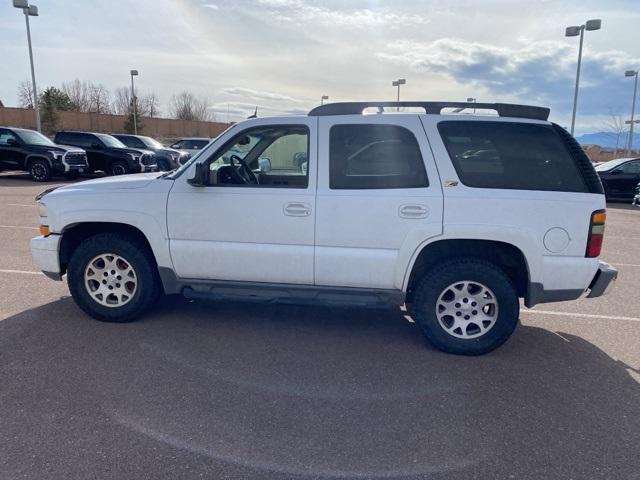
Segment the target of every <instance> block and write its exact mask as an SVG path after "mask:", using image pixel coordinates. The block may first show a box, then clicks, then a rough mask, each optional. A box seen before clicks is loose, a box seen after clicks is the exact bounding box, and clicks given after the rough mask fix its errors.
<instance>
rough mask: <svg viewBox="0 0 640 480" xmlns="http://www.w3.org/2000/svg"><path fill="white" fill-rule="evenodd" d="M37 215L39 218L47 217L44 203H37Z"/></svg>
mask: <svg viewBox="0 0 640 480" xmlns="http://www.w3.org/2000/svg"><path fill="white" fill-rule="evenodd" d="M38 215H40V216H41V217H46V216H47V204H46V203H44V202H38Z"/></svg>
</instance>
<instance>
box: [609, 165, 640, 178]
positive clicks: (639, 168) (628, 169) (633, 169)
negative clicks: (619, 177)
mask: <svg viewBox="0 0 640 480" xmlns="http://www.w3.org/2000/svg"><path fill="white" fill-rule="evenodd" d="M618 170H620V171H621V172H622V173H626V174H631V175H636V174H638V173H640V162H627V163H625V164H624V165H621V166H619V167H618V168H616V169H615V170H614V171H618Z"/></svg>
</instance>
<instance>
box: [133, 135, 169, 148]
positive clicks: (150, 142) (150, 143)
mask: <svg viewBox="0 0 640 480" xmlns="http://www.w3.org/2000/svg"><path fill="white" fill-rule="evenodd" d="M138 138H140V140H142V143H144V144H145V145H146V146H147V147H149V148H151V149H152V150H158V149H160V148H164V145H162V144H161V143H160V142H159V141H157V140H156V139H155V138H151V137H138Z"/></svg>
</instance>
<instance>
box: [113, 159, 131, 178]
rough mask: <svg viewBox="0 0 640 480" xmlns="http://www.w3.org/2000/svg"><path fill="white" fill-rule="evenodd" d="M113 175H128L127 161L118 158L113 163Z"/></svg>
mask: <svg viewBox="0 0 640 480" xmlns="http://www.w3.org/2000/svg"><path fill="white" fill-rule="evenodd" d="M110 170H111V171H110V173H111V175H126V174H127V173H129V165H127V163H126V162H123V161H120V160H117V161H115V162H113V163H112V164H111V168H110Z"/></svg>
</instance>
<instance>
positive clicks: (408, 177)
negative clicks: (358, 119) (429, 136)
mask: <svg viewBox="0 0 640 480" xmlns="http://www.w3.org/2000/svg"><path fill="white" fill-rule="evenodd" d="M329 169H330V188H332V189H365V188H419V187H426V186H428V181H427V173H426V171H425V168H424V163H423V161H422V155H421V154H420V148H419V147H418V142H417V140H416V138H415V136H414V135H413V134H412V133H411V132H410V131H409V130H407V129H406V128H402V127H398V126H396V125H335V126H333V127H331V132H330V134H329Z"/></svg>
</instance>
